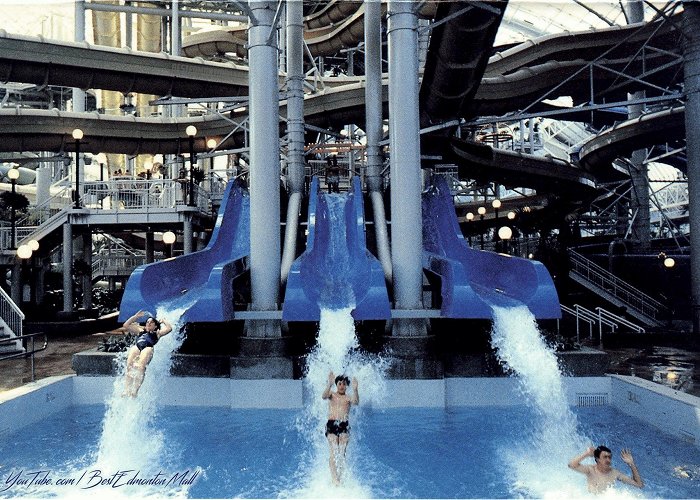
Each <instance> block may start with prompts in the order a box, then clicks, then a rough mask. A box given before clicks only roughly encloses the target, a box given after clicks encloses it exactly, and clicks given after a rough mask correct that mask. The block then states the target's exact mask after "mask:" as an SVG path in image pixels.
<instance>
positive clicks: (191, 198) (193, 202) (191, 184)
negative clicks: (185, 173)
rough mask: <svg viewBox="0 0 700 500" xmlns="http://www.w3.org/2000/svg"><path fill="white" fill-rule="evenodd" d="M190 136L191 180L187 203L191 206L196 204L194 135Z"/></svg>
mask: <svg viewBox="0 0 700 500" xmlns="http://www.w3.org/2000/svg"><path fill="white" fill-rule="evenodd" d="M189 138H190V180H189V184H188V185H189V191H190V193H189V194H190V196H189V197H188V200H187V205H188V206H190V207H194V206H196V203H195V200H194V168H195V166H194V136H193V135H191V136H189Z"/></svg>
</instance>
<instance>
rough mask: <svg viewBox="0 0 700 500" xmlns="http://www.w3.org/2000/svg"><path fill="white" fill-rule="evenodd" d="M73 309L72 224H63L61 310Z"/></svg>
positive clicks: (68, 310)
mask: <svg viewBox="0 0 700 500" xmlns="http://www.w3.org/2000/svg"><path fill="white" fill-rule="evenodd" d="M72 310H73V226H71V224H70V222H66V223H65V224H63V311H64V312H70V311H72Z"/></svg>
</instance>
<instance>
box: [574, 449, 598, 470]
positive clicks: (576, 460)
mask: <svg viewBox="0 0 700 500" xmlns="http://www.w3.org/2000/svg"><path fill="white" fill-rule="evenodd" d="M594 451H595V448H593V447H592V446H591V447H589V448H588V449H587V450H586V451H584V452H583V453H581V454H580V455H579V456H577V457H574V458H572V459H571V461H570V462H569V469H573V470H575V471H577V472H582V473H584V474H586V473H588V466H587V465H581V460H583V459H584V458H586V457H592V456H593V452H594Z"/></svg>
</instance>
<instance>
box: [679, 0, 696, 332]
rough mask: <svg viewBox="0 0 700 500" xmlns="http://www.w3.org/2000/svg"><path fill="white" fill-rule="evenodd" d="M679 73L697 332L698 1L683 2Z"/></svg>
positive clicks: (693, 305) (694, 313) (694, 324)
mask: <svg viewBox="0 0 700 500" xmlns="http://www.w3.org/2000/svg"><path fill="white" fill-rule="evenodd" d="M683 9H684V11H683V33H684V34H685V38H684V39H683V42H684V43H683V59H684V64H683V73H684V82H685V92H686V96H687V100H686V103H685V131H686V132H685V133H686V146H687V147H686V156H687V160H688V212H689V213H688V222H689V224H690V234H689V238H690V292H691V296H692V317H693V333H694V334H695V335H696V336H697V335H698V334H700V4H699V3H697V2H689V1H688V2H683Z"/></svg>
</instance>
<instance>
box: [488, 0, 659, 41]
mask: <svg viewBox="0 0 700 500" xmlns="http://www.w3.org/2000/svg"><path fill="white" fill-rule="evenodd" d="M632 1H638V0H632ZM628 3H630V0H586V1H583V0H550V1H539V0H511V1H510V2H509V3H508V7H507V8H506V12H505V15H504V17H503V22H502V23H501V27H500V29H499V31H498V35H497V37H496V43H497V44H498V45H505V44H513V43H520V42H523V41H525V40H529V39H532V38H536V37H539V36H542V35H549V34H554V33H562V32H565V31H586V30H591V29H601V28H607V27H610V26H615V25H626V24H627V20H626V17H625V14H624V12H623V9H622V6H623V5H626V4H628ZM667 3H669V2H665V1H651V2H649V1H645V2H644V3H643V5H644V17H645V19H646V20H649V19H652V18H653V17H654V16H656V15H657V9H658V10H662V9H663V8H664V6H665V5H666V4H667Z"/></svg>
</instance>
